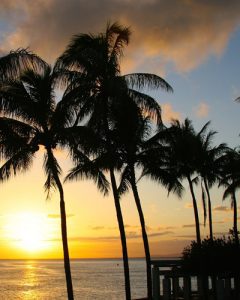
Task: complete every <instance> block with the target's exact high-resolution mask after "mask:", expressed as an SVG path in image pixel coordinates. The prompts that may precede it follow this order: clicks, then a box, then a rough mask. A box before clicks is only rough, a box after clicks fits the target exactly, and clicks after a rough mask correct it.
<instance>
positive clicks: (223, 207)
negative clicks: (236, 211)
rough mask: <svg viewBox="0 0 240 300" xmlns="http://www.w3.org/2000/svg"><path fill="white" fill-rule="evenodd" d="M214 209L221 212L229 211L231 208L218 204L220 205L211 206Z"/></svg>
mask: <svg viewBox="0 0 240 300" xmlns="http://www.w3.org/2000/svg"><path fill="white" fill-rule="evenodd" d="M213 210H214V211H222V212H229V211H231V209H230V208H229V207H227V206H223V205H220V206H215V207H214V208H213Z"/></svg>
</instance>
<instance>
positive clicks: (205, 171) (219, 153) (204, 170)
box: [197, 122, 227, 240]
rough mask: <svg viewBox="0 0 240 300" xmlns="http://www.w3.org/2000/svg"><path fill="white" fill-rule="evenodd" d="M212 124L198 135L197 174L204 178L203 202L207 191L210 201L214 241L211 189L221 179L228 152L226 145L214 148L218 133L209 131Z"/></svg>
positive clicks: (209, 209)
mask: <svg viewBox="0 0 240 300" xmlns="http://www.w3.org/2000/svg"><path fill="white" fill-rule="evenodd" d="M209 124H210V122H207V123H206V124H205V125H204V126H203V128H202V129H201V130H200V132H199V133H198V134H197V137H198V139H199V152H198V153H199V158H198V167H197V172H198V173H199V175H200V176H201V178H202V181H203V184H204V187H203V185H202V195H203V202H205V191H206V194H207V201H208V220H209V234H210V239H211V240H213V229H212V208H211V206H212V205H211V197H210V191H209V189H210V188H211V187H212V186H213V185H214V184H215V183H216V182H217V180H218V179H219V175H220V174H219V173H220V167H221V162H222V158H223V154H224V153H225V151H226V150H227V146H226V144H220V145H218V146H214V147H213V146H212V140H213V137H214V136H215V134H216V131H212V130H210V131H207V130H208V127H209Z"/></svg>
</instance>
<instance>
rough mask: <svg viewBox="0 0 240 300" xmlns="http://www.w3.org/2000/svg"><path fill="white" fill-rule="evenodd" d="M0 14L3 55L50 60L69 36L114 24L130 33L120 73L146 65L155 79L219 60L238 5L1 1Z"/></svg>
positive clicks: (216, 1)
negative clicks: (24, 51)
mask: <svg viewBox="0 0 240 300" xmlns="http://www.w3.org/2000/svg"><path fill="white" fill-rule="evenodd" d="M0 11H1V13H0V15H1V17H2V18H3V19H4V22H5V23H7V25H8V28H11V30H10V31H11V33H10V34H8V35H7V36H5V37H3V41H1V45H2V48H3V50H10V49H12V48H19V47H27V46H29V47H30V48H31V49H32V50H33V51H35V52H37V53H38V54H39V55H40V56H43V57H44V58H45V59H47V60H48V61H53V59H55V58H56V57H57V56H58V55H59V54H60V53H61V52H62V51H63V49H64V48H65V46H66V44H67V43H68V42H69V39H70V37H71V36H72V35H73V34H77V33H82V32H84V33H89V32H99V31H102V30H103V28H104V26H105V24H106V22H107V21H108V20H112V21H115V20H118V21H119V22H121V23H122V24H126V25H127V26H131V29H132V32H133V36H132V42H131V43H130V47H129V49H128V51H127V54H128V61H127V66H126V68H128V69H139V68H140V69H142V68H143V67H144V66H145V68H147V66H149V65H150V66H153V67H154V69H155V70H154V71H157V73H159V74H161V70H162V69H164V65H166V64H170V66H173V67H174V68H175V69H177V70H179V71H189V70H192V69H193V68H195V67H197V66H198V65H199V64H201V63H202V62H204V61H205V60H206V59H207V58H208V57H209V56H212V55H214V56H219V55H221V54H222V53H223V51H224V49H225V47H226V46H227V43H228V41H229V38H230V37H231V35H232V34H233V32H234V30H236V28H237V26H238V25H239V23H240V2H239V1H238V0H232V1H231V5H229V1H228V0H211V1H208V0H202V1H200V0H183V1H178V0H172V1H168V0H151V1H149V0H141V1H139V0H131V1H127V0H125V1H122V0H102V1H99V0H92V1H87V0H70V1H65V0H35V1H34V2H31V5H29V1H28V0H18V1H15V0H9V1H6V0H4V1H1V3H0ZM2 35H4V34H2ZM158 70H159V71H158Z"/></svg>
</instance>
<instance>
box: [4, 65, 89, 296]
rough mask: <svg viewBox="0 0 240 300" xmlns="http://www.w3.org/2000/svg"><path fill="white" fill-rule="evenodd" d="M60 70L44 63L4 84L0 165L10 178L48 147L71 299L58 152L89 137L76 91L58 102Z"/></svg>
mask: <svg viewBox="0 0 240 300" xmlns="http://www.w3.org/2000/svg"><path fill="white" fill-rule="evenodd" d="M59 75H60V73H55V72H53V71H52V69H51V67H50V66H49V65H48V64H47V63H44V65H43V62H41V68H39V69H38V70H37V71H36V70H33V69H28V70H25V71H24V72H23V73H22V74H21V75H20V77H19V78H16V79H11V80H6V81H5V82H4V83H2V85H1V87H0V99H1V100H0V107H1V112H2V116H1V117H0V140H1V142H2V143H1V147H0V154H2V156H3V157H4V158H5V159H6V162H5V163H4V164H3V165H2V166H1V168H0V179H1V180H2V181H3V180H7V179H9V178H10V177H11V176H12V175H16V174H17V173H18V172H24V171H26V170H28V169H29V167H30V166H31V164H32V161H33V159H34V153H35V152H36V151H38V149H39V146H40V145H42V146H43V147H44V149H45V156H44V170H45V173H46V176H47V180H46V182H45V189H46V191H47V195H48V196H49V192H50V190H51V189H52V188H57V189H58V191H59V194H60V216H61V233H62V244H63V254H64V267H65V275H66V283H67V293H68V299H73V298H74V296H73V288H72V279H71V270H70V260H69V252H68V241H67V224H66V211H65V202H64V191H63V187H62V183H61V180H60V174H61V168H60V166H59V164H58V162H57V159H56V158H55V156H54V150H55V149H56V148H57V147H61V148H62V147H66V146H70V145H72V144H73V142H74V141H75V140H76V137H78V138H77V141H78V139H79V138H81V137H82V136H84V138H86V137H87V134H86V132H85V130H86V129H85V128H83V127H80V126H74V128H72V127H71V124H72V123H73V120H74V117H75V113H74V112H73V110H72V108H73V106H74V99H73V101H71V99H72V97H71V89H68V88H67V89H66V91H65V92H64V93H63V96H62V99H61V101H59V102H58V103H56V95H55V86H56V84H57V82H58V77H59Z"/></svg>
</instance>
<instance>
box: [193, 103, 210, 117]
mask: <svg viewBox="0 0 240 300" xmlns="http://www.w3.org/2000/svg"><path fill="white" fill-rule="evenodd" d="M194 112H195V115H196V116H197V117H198V118H206V117H207V116H208V114H209V105H208V104H206V103H204V102H201V103H200V104H199V105H198V106H197V107H196V108H195V109H194Z"/></svg>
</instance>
